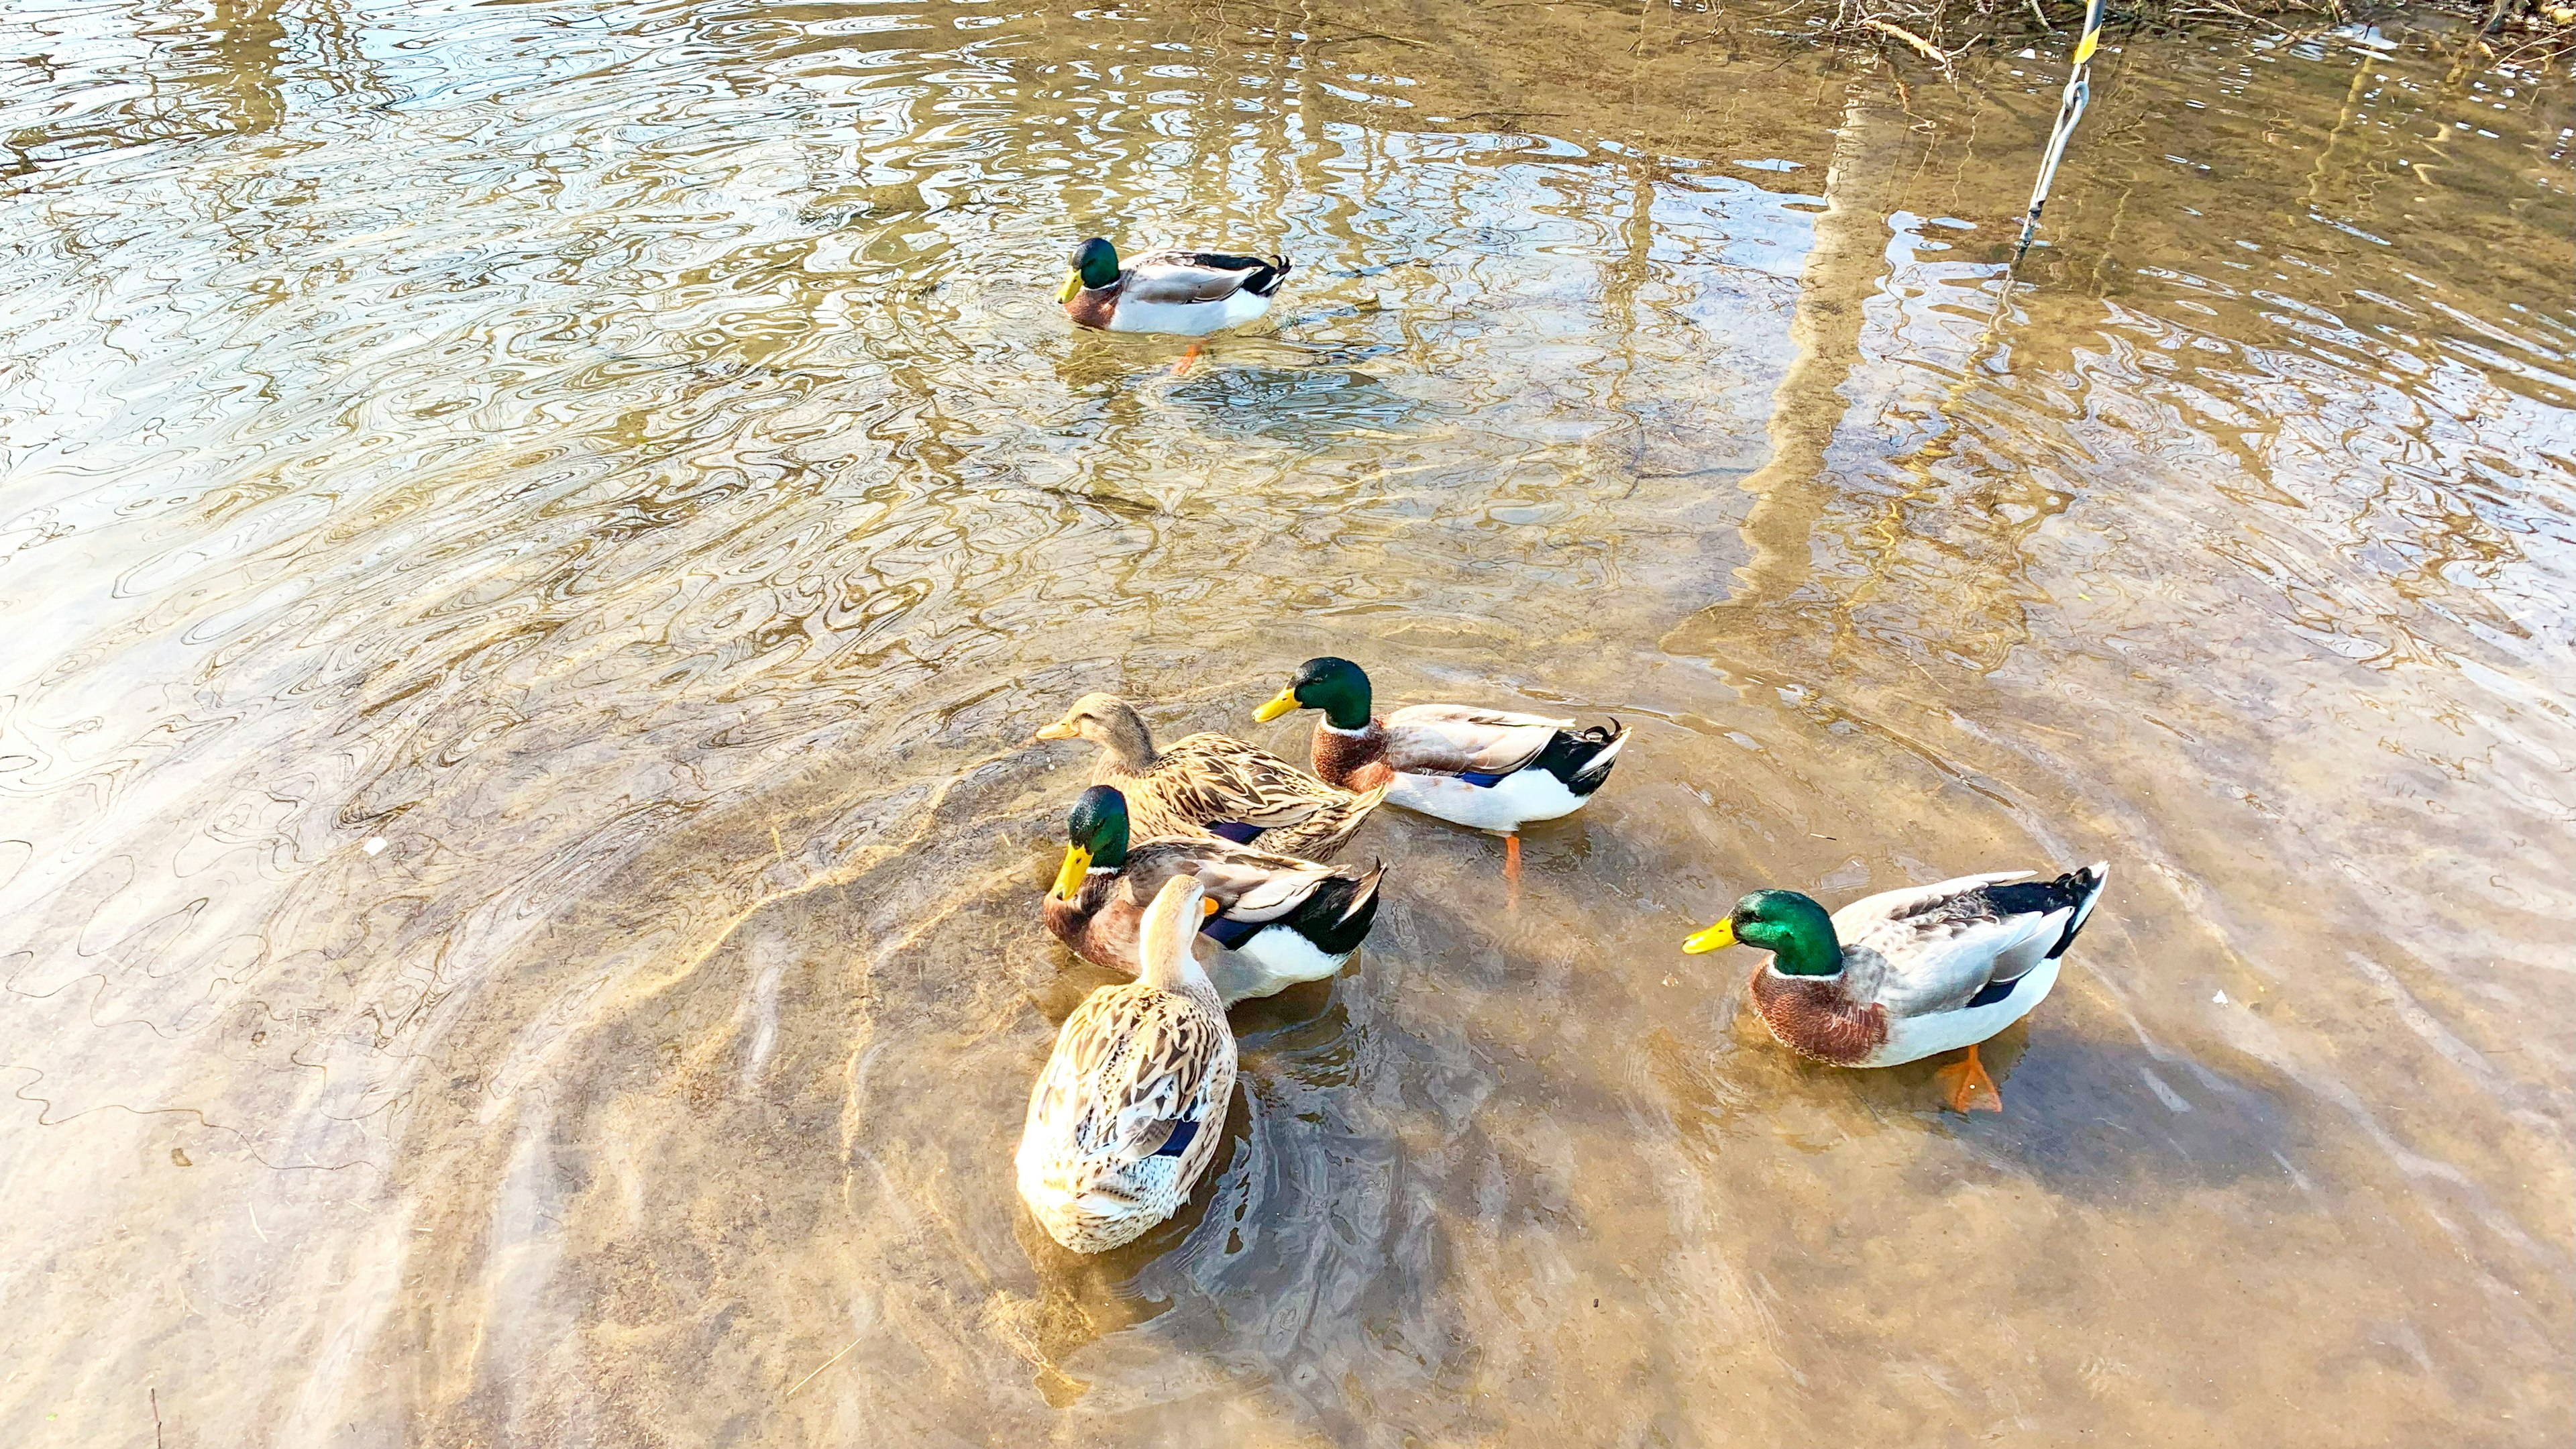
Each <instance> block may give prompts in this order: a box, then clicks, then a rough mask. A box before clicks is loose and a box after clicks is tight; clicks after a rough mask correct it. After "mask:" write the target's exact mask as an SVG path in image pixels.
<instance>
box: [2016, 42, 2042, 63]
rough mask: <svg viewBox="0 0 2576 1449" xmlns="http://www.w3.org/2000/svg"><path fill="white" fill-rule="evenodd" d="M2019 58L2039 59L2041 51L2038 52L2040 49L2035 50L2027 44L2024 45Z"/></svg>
mask: <svg viewBox="0 0 2576 1449" xmlns="http://www.w3.org/2000/svg"><path fill="white" fill-rule="evenodd" d="M2018 59H2021V60H2037V59H2039V52H2038V51H2035V50H2033V49H2031V48H2030V47H2029V46H2027V45H2025V46H2023V47H2022V48H2021V55H2020V56H2019V57H2018Z"/></svg>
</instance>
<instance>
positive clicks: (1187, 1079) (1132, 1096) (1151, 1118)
mask: <svg viewBox="0 0 2576 1449" xmlns="http://www.w3.org/2000/svg"><path fill="white" fill-rule="evenodd" d="M1233 1088H1234V1034H1233V1032H1232V1031H1231V1030H1230V1029H1228V1028H1227V1026H1226V1024H1225V1018H1223V1017H1222V1016H1219V1015H1217V1014H1216V1013H1215V1012H1212V1011H1210V1010H1208V1009H1207V1008H1206V1007H1205V1006H1204V1005H1202V1004H1200V1003H1199V1002H1196V1001H1193V1000H1191V999H1190V998H1188V997H1186V996H1183V995H1180V994H1179V993H1177V992H1171V991H1161V990H1157V989H1156V988H1154V987H1151V986H1147V985H1145V984H1144V983H1142V982H1131V983H1129V984H1127V985H1124V986H1104V987H1102V988H1101V989H1099V990H1098V991H1095V992H1093V993H1091V995H1090V996H1088V997H1086V998H1084V1000H1083V1003H1082V1004H1081V1005H1080V1006H1078V1007H1075V1008H1074V1012H1073V1015H1071V1016H1069V1017H1067V1018H1065V1023H1064V1029H1063V1030H1061V1031H1059V1032H1058V1033H1057V1034H1056V1041H1055V1052H1054V1054H1053V1055H1051V1056H1049V1057H1048V1058H1047V1064H1046V1069H1045V1070H1043V1071H1041V1072H1040V1073H1039V1074H1038V1080H1037V1084H1036V1085H1035V1086H1034V1087H1032V1088H1031V1089H1030V1092H1029V1121H1030V1123H1031V1129H1030V1130H1031V1131H1033V1132H1043V1133H1044V1134H1045V1135H1046V1136H1047V1138H1048V1139H1049V1140H1051V1141H1053V1142H1055V1143H1056V1144H1057V1147H1058V1150H1059V1151H1061V1152H1065V1153H1068V1154H1071V1155H1075V1156H1080V1157H1083V1158H1086V1159H1089V1160H1091V1161H1093V1162H1096V1163H1101V1164H1104V1165H1106V1164H1113V1163H1114V1164H1134V1163H1138V1162H1142V1161H1144V1160H1145V1159H1146V1158H1149V1157H1153V1156H1155V1155H1157V1154H1165V1155H1178V1154H1177V1152H1170V1153H1166V1149H1167V1148H1169V1147H1171V1144H1172V1143H1173V1142H1174V1140H1175V1139H1178V1140H1179V1142H1180V1143H1181V1145H1182V1146H1184V1147H1186V1146H1187V1145H1188V1143H1189V1140H1190V1138H1191V1137H1193V1136H1195V1135H1196V1133H1197V1132H1198V1130H1199V1129H1200V1128H1201V1127H1204V1126H1208V1125H1211V1123H1212V1121H1213V1118H1214V1116H1215V1114H1220V1113H1222V1112H1223V1111H1224V1110H1225V1103H1224V1101H1223V1100H1222V1095H1223V1094H1225V1093H1230V1092H1231V1091H1232V1090H1233Z"/></svg>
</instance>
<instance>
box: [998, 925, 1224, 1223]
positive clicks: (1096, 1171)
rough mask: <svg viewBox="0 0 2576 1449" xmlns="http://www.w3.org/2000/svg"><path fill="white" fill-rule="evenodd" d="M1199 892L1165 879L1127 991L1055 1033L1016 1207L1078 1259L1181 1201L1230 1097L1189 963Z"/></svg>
mask: <svg viewBox="0 0 2576 1449" xmlns="http://www.w3.org/2000/svg"><path fill="white" fill-rule="evenodd" d="M1203 899H1205V896H1204V893H1203V892H1201V891H1200V889H1199V885H1198V882H1197V881H1195V880H1192V879H1191V878H1190V877H1188V876H1185V875H1176V876H1174V877H1172V878H1171V879H1170V880H1167V881H1165V882H1163V888H1162V890H1161V891H1159V892H1157V893H1156V894H1155V896H1154V903H1153V904H1152V905H1150V906H1147V907H1146V908H1145V915H1144V919H1143V921H1142V922H1141V923H1140V924H1139V926H1138V931H1137V943H1136V954H1137V956H1138V957H1139V958H1140V959H1141V960H1142V961H1143V963H1144V971H1143V973H1142V974H1141V975H1139V976H1138V977H1137V979H1136V980H1134V981H1129V982H1123V983H1121V984H1119V985H1116V986H1103V987H1101V988H1100V989H1099V990H1097V991H1095V992H1093V993H1091V994H1090V995H1089V996H1087V997H1084V998H1083V1001H1082V1004H1081V1005H1080V1006H1077V1007H1075V1008H1074V1009H1073V1015H1071V1016H1069V1017H1066V1018H1065V1022H1064V1029H1063V1030H1061V1031H1059V1032H1057V1033H1056V1037H1055V1050H1054V1051H1053V1052H1052V1053H1050V1054H1049V1055H1048V1057H1047V1063H1046V1067H1045V1069H1044V1070H1042V1071H1040V1072H1039V1073H1038V1080H1037V1085H1036V1086H1034V1087H1032V1088H1030V1090H1029V1116H1028V1122H1027V1124H1026V1125H1024V1126H1023V1127H1022V1128H1021V1129H1020V1150H1019V1152H1018V1153H1017V1155H1016V1156H1015V1157H1014V1158H1013V1166H1014V1167H1015V1168H1016V1169H1017V1170H1018V1175H1019V1183H1020V1200H1021V1201H1023V1202H1025V1203H1027V1204H1028V1205H1029V1211H1030V1212H1031V1213H1033V1214H1035V1215H1036V1217H1037V1220H1038V1222H1039V1223H1040V1224H1041V1225H1042V1226H1044V1227H1045V1228H1046V1230H1047V1236H1049V1237H1051V1238H1054V1239H1055V1240H1056V1241H1057V1242H1059V1243H1062V1244H1063V1245H1065V1246H1066V1247H1068V1248H1071V1249H1072V1250H1073V1251H1075V1252H1077V1253H1097V1252H1101V1251H1103V1250H1105V1249H1109V1248H1115V1247H1117V1246H1119V1245H1120V1244H1122V1243H1128V1242H1133V1241H1134V1240H1135V1239H1137V1238H1139V1237H1141V1236H1143V1235H1144V1233H1145V1232H1146V1231H1147V1230H1148V1229H1150V1228H1152V1227H1153V1226H1154V1225H1155V1224H1156V1223H1159V1222H1161V1221H1163V1220H1164V1219H1165V1218H1168V1217H1170V1216H1171V1215H1172V1214H1173V1213H1175V1212H1178V1211H1180V1207H1181V1204H1182V1203H1185V1202H1187V1201H1189V1196H1190V1185H1191V1184H1192V1183H1195V1182H1197V1181H1198V1177H1199V1174H1200V1173H1201V1172H1204V1171H1206V1170H1207V1165H1208V1163H1209V1162H1210V1161H1211V1160H1213V1159H1214V1158H1215V1156H1216V1149H1217V1141H1218V1138H1219V1136H1220V1133H1221V1130H1222V1129H1223V1127H1224V1125H1225V1111H1226V1104H1227V1102H1228V1101H1229V1100H1231V1099H1232V1097H1233V1096H1234V1032H1233V1030H1232V1028H1230V1027H1228V1026H1227V1025H1226V1024H1225V1003H1223V1002H1221V1001H1219V1000H1217V996H1216V988H1215V987H1214V986H1213V985H1211V984H1209V982H1208V978H1207V973H1206V972H1205V971H1202V970H1200V969H1199V963H1198V960H1197V958H1196V957H1194V956H1192V955H1191V954H1190V942H1191V940H1192V938H1193V937H1195V936H1196V934H1197V931H1198V922H1199V916H1200V914H1201V906H1200V902H1201V901H1202V900H1203Z"/></svg>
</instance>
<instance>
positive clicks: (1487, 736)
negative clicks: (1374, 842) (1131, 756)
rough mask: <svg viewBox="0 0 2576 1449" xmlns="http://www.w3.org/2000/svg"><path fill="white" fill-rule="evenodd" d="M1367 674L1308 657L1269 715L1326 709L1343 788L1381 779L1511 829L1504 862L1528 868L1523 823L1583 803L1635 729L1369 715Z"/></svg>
mask: <svg viewBox="0 0 2576 1449" xmlns="http://www.w3.org/2000/svg"><path fill="white" fill-rule="evenodd" d="M1369 699H1370V696H1369V678H1368V674H1367V673H1366V672H1365V671H1364V670H1362V669H1361V668H1360V667H1359V666H1358V665H1356V664H1353V663H1352V662H1351V661H1349V660H1347V659H1334V658H1329V657H1327V658H1323V659H1309V660H1307V661H1306V662H1305V663H1304V664H1301V665H1299V666H1297V676H1296V678H1294V679H1292V680H1290V681H1289V682H1288V687H1287V688H1286V689H1283V690H1281V691H1279V693H1278V696H1277V697H1276V698H1274V699H1272V700H1271V701H1270V702H1269V703H1268V704H1265V705H1263V706H1262V707H1261V708H1259V709H1257V710H1255V711H1253V714H1252V717H1253V718H1254V719H1255V720H1259V721H1262V722H1265V723H1266V722H1268V721H1270V720H1274V719H1277V718H1278V717H1279V716H1281V715H1283V714H1286V713H1287V712H1288V711H1290V710H1292V709H1316V710H1322V711H1323V712H1324V718H1323V720H1322V721H1321V722H1320V723H1318V724H1317V725H1316V726H1315V741H1314V757H1315V773H1316V774H1317V775H1320V776H1322V777H1323V779H1324V781H1325V783H1327V784H1332V785H1338V786H1340V787H1341V788H1343V789H1345V790H1357V789H1362V788H1373V787H1377V786H1384V787H1385V788H1386V792H1387V794H1386V798H1387V799H1388V800H1389V801H1391V802H1392V803H1394V804H1397V805H1401V806H1403V807H1404V808H1405V809H1407V810H1419V811H1421V812H1422V813H1423V814H1425V815H1429V816H1432V817H1434V818H1436V819H1440V820H1446V821H1449V822H1451V823H1452V824H1456V825H1472V826H1475V827H1476V828H1477V829H1479V830H1491V831H1494V832H1496V833H1498V834H1500V835H1501V836H1503V838H1504V845H1503V870H1504V872H1505V873H1506V874H1509V875H1515V876H1516V875H1517V874H1518V873H1519V870H1520V859H1521V838H1520V828H1521V827H1522V826H1524V825H1527V824H1529V823H1531V822H1532V821H1537V820H1554V819H1556V818H1557V817H1558V816H1560V815H1571V814H1573V813H1574V812H1575V811H1577V810H1580V809H1582V808H1583V806H1584V803H1585V802H1586V801H1588V800H1590V799H1591V798H1592V792H1593V791H1595V790H1598V789H1600V788H1601V782H1602V781H1604V780H1606V779H1609V778H1610V767H1611V765H1612V764H1614V763H1616V762H1617V760H1618V758H1619V747H1620V746H1622V745H1624V744H1626V743H1627V742H1628V731H1627V728H1626V727H1625V726H1623V725H1621V724H1620V723H1619V722H1618V721H1617V720H1615V719H1614V720H1612V721H1610V723H1609V724H1608V725H1607V726H1602V725H1593V726H1591V727H1590V728H1588V729H1580V730H1578V729H1576V728H1575V727H1574V721H1572V720H1570V719H1550V718H1548V717H1547V716H1545V715H1537V714H1512V713H1509V712H1506V711H1503V710H1494V709H1478V708H1475V707H1474V706H1472V705H1463V704H1416V705H1407V706H1406V707H1404V708H1403V709H1399V710H1397V711H1395V712H1394V713H1392V714H1390V715H1388V716H1386V717H1385V718H1384V719H1379V718H1377V717H1375V716H1373V715H1371V714H1370V713H1369Z"/></svg>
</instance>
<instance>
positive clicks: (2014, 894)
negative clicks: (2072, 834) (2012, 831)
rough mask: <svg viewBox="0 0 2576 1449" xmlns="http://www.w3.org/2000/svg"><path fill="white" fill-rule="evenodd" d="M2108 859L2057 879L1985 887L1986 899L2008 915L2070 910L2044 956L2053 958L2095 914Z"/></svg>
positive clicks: (2062, 951) (2040, 913)
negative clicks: (2095, 905) (2055, 942)
mask: <svg viewBox="0 0 2576 1449" xmlns="http://www.w3.org/2000/svg"><path fill="white" fill-rule="evenodd" d="M2110 874H2111V865H2110V862H2108V861H2098V860H2097V861H2095V862H2094V863H2093V864H2091V865H2088V866H2086V867H2084V868H2083V869H2082V870H2070V871H2068V872H2067V873H2066V874H2064V875H2061V876H2059V877H2058V878H2057V879H2055V880H2047V881H2038V880H2032V881H2014V882H2011V883H2009V884H2006V885H1990V886H1988V887H1986V892H1985V893H1986V899H1987V900H1989V901H1991V902H1993V903H1994V908H1995V909H1996V910H1997V911H1998V912H2000V913H2002V914H2005V915H2016V916H2019V915H2034V916H2044V915H2047V914H2048V913H2050V912H2051V911H2071V912H2072V913H2073V914H2071V915H2069V916H2068V917H2067V918H2066V929H2065V930H2063V931H2060V932H2058V934H2057V944H2055V945H2053V946H2051V947H2049V948H2048V954H2047V955H2046V956H2045V957H2044V958H2043V959H2045V960H2050V961H2054V960H2056V959H2057V958H2058V957H2060V956H2063V955H2065V954H2066V948H2067V947H2069V946H2072V945H2074V944H2075V934H2076V932H2078V931H2081V930H2083V929H2084V923H2085V922H2086V921H2088V920H2090V919H2092V916H2093V903H2094V902H2095V901H2097V900H2100V899H2101V897H2102V887H2103V885H2104V883H2105V882H2106V881H2107V880H2108V879H2109V877H2110Z"/></svg>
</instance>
